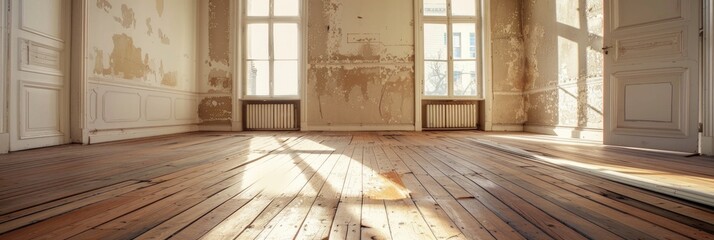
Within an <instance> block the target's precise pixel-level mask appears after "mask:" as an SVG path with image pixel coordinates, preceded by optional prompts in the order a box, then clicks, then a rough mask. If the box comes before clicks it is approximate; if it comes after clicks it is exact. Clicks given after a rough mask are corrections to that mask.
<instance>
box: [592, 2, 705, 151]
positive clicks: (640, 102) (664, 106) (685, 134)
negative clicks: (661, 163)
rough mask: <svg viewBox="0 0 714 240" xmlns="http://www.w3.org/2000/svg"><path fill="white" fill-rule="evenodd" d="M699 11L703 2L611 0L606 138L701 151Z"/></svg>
mask: <svg viewBox="0 0 714 240" xmlns="http://www.w3.org/2000/svg"><path fill="white" fill-rule="evenodd" d="M642 6H647V11H643V10H642ZM700 17H701V14H700V1H696V0H656V1H651V0H607V1H605V35H604V38H605V46H608V49H606V53H607V56H606V57H605V74H604V75H605V106H604V107H605V115H606V121H605V134H604V135H605V139H604V143H605V144H610V145H621V146H631V147H642V148H654V149H662V150H674V151H683V152H696V151H697V148H698V133H697V124H698V114H699V113H698V83H699V81H698V78H699V50H700V46H699V45H700V44H699V26H700Z"/></svg>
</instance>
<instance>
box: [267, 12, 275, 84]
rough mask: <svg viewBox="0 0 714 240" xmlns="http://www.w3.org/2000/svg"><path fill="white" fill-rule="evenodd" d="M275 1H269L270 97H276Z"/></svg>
mask: <svg viewBox="0 0 714 240" xmlns="http://www.w3.org/2000/svg"><path fill="white" fill-rule="evenodd" d="M274 2H275V0H270V3H269V5H268V6H269V13H268V14H269V15H270V19H269V20H268V68H269V70H268V71H269V74H268V76H270V77H269V78H268V81H269V83H268V88H269V95H270V98H273V97H275V84H274V83H275V41H274V34H273V24H274V22H273V18H274V14H275V7H274V5H273V4H274Z"/></svg>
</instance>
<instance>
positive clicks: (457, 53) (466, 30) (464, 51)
mask: <svg viewBox="0 0 714 240" xmlns="http://www.w3.org/2000/svg"><path fill="white" fill-rule="evenodd" d="M451 27H452V31H454V43H453V48H454V59H475V58H476V54H475V53H474V54H473V55H472V54H471V50H472V47H473V50H474V51H475V50H476V48H475V47H476V39H475V38H474V41H473V42H471V39H470V38H466V36H469V37H470V36H472V35H473V36H474V37H475V36H476V24H473V23H455V24H453V25H451ZM467 44H468V45H467ZM466 46H469V47H468V48H467V47H466Z"/></svg>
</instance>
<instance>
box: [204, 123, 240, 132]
mask: <svg viewBox="0 0 714 240" xmlns="http://www.w3.org/2000/svg"><path fill="white" fill-rule="evenodd" d="M198 129H199V131H206V132H233V131H234V130H233V125H231V123H230V122H226V123H225V124H201V125H198Z"/></svg>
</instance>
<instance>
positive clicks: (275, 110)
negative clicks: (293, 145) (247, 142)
mask: <svg viewBox="0 0 714 240" xmlns="http://www.w3.org/2000/svg"><path fill="white" fill-rule="evenodd" d="M297 116H298V115H297V108H296V107H295V104H292V103H249V104H246V105H245V121H246V122H245V127H246V130H297V129H299V127H298V121H297Z"/></svg>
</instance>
